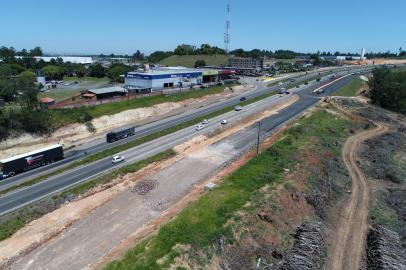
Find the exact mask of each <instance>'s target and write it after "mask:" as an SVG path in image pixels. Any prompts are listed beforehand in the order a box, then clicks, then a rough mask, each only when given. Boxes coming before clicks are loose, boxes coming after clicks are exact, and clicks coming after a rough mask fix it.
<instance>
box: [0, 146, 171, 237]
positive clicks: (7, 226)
mask: <svg viewBox="0 0 406 270" xmlns="http://www.w3.org/2000/svg"><path fill="white" fill-rule="evenodd" d="M174 155H175V152H174V151H173V150H168V151H164V152H162V153H159V154H156V155H155V156H152V157H150V158H147V159H145V160H142V161H139V162H136V163H133V164H130V165H128V166H125V167H122V168H120V169H118V170H115V171H113V172H110V173H108V174H106V175H103V176H100V177H97V178H95V179H93V180H91V181H88V182H86V183H83V184H80V185H77V186H75V187H72V188H71V189H68V190H66V191H64V192H63V193H61V194H59V195H55V196H54V197H53V199H54V200H55V201H58V200H59V199H60V198H63V197H66V196H68V195H72V194H73V195H75V196H77V195H80V194H82V193H84V192H86V191H88V190H90V189H91V188H93V187H95V186H97V185H101V184H104V183H108V182H110V181H112V180H114V179H116V178H117V177H120V176H123V175H126V174H128V173H134V172H137V171H138V170H140V169H142V168H144V167H146V166H147V165H149V164H151V163H154V162H158V161H162V160H165V159H168V158H170V157H172V156H174ZM28 207H29V206H28ZM20 213H21V214H20V215H17V216H16V217H13V218H12V219H10V220H8V221H5V222H2V223H1V224H0V241H2V240H4V239H7V238H8V237H10V236H11V235H13V234H14V233H15V232H17V231H18V230H19V229H21V228H22V227H24V225H25V224H27V223H28V222H31V221H32V220H34V219H36V218H38V213H35V211H34V212H29V211H24V209H23V210H21V212H20Z"/></svg>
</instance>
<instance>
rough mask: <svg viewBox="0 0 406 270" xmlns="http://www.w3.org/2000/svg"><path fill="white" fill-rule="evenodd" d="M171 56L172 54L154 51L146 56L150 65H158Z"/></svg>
mask: <svg viewBox="0 0 406 270" xmlns="http://www.w3.org/2000/svg"><path fill="white" fill-rule="evenodd" d="M171 55H173V52H164V51H156V52H153V53H151V54H150V55H149V56H148V61H149V62H151V63H158V62H159V61H162V60H163V59H165V58H167V57H169V56H171Z"/></svg>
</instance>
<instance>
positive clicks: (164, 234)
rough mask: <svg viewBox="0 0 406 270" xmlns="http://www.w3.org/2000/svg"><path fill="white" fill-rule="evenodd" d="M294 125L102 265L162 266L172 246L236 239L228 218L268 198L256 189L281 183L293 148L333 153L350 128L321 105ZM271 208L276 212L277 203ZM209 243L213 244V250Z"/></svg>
mask: <svg viewBox="0 0 406 270" xmlns="http://www.w3.org/2000/svg"><path fill="white" fill-rule="evenodd" d="M299 124H300V125H295V126H294V127H291V128H290V129H288V130H287V131H285V132H284V133H283V134H282V139H280V140H278V141H276V142H275V143H274V144H273V145H272V146H271V147H270V148H269V149H268V150H267V151H264V152H263V153H261V154H260V155H258V156H257V157H255V158H253V159H252V160H250V161H249V162H248V163H247V164H246V165H244V166H243V167H241V168H239V169H238V170H237V171H235V172H234V173H233V174H231V175H230V176H228V177H227V178H226V179H225V180H224V182H223V183H222V184H220V185H219V186H218V187H217V188H216V189H214V190H212V191H210V192H208V193H207V194H205V195H204V196H203V197H201V198H200V199H199V200H198V201H196V202H194V203H192V204H191V205H190V206H189V207H187V208H186V209H184V210H183V211H182V212H181V213H180V214H179V215H178V216H177V217H176V218H175V219H174V220H172V221H171V222H169V223H168V224H166V225H164V226H162V227H161V229H160V230H159V231H158V233H157V234H156V235H155V236H152V237H150V238H148V239H145V240H144V241H142V242H141V243H139V244H137V246H136V247H134V248H133V249H131V250H129V251H128V252H127V254H126V255H125V257H124V258H123V259H122V260H119V261H114V262H112V263H110V264H109V265H108V266H107V267H106V269H166V268H169V267H170V266H172V265H173V264H174V262H175V259H176V258H177V257H178V256H179V253H178V252H176V248H175V247H176V246H177V245H182V246H190V250H191V251H190V252H191V255H192V256H190V257H196V254H207V255H206V257H207V258H210V256H213V254H214V253H215V252H220V253H221V250H222V247H224V246H226V245H230V244H231V243H233V242H234V241H238V238H235V231H234V230H235V228H233V227H231V225H230V224H229V221H230V220H232V219H237V220H238V219H239V218H238V216H239V213H240V212H241V210H242V209H245V208H246V207H248V208H249V207H253V209H255V204H256V202H261V201H263V200H264V199H265V200H267V201H270V202H272V201H273V198H272V195H271V196H262V195H260V193H261V189H263V188H264V187H266V186H269V187H270V188H271V190H272V186H275V184H276V183H281V182H282V181H283V178H284V177H283V174H284V172H286V170H293V169H294V166H295V164H297V163H298V162H300V160H299V155H298V151H300V150H302V149H303V148H304V147H306V146H308V145H309V143H310V142H311V143H313V142H314V138H317V143H316V144H315V145H314V150H317V151H320V152H321V153H324V152H325V151H326V150H327V149H328V150H329V151H331V152H332V153H333V154H334V155H336V154H338V153H339V152H340V150H339V149H335V148H337V146H336V145H335V142H336V141H337V140H338V139H343V138H345V137H346V136H348V135H349V134H350V127H352V122H351V121H349V120H346V119H341V118H338V117H334V116H332V115H331V114H329V113H328V112H327V111H325V110H323V109H322V110H319V111H317V112H315V113H313V114H312V115H311V116H309V117H304V118H302V119H300V120H299ZM273 209H274V211H277V209H278V207H277V206H275V207H274V208H273ZM288 234H289V232H287V234H286V235H288ZM212 247H216V248H215V250H214V251H213V249H212ZM213 252H214V253H213ZM251 253H252V252H251ZM193 254H195V255H194V256H193ZM253 256H254V257H255V254H253ZM240 257H241V256H240ZM201 263H202V264H203V265H200V268H204V264H205V262H201Z"/></svg>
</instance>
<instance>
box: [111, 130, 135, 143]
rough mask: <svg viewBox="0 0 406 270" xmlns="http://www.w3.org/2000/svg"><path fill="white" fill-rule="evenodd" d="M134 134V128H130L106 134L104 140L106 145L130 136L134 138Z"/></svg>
mask: <svg viewBox="0 0 406 270" xmlns="http://www.w3.org/2000/svg"><path fill="white" fill-rule="evenodd" d="M134 134H135V127H130V128H126V129H121V130H117V131H113V132H109V133H107V135H106V140H107V142H108V143H113V142H115V141H118V140H122V139H125V138H127V137H130V136H134Z"/></svg>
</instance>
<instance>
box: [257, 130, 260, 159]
mask: <svg viewBox="0 0 406 270" xmlns="http://www.w3.org/2000/svg"><path fill="white" fill-rule="evenodd" d="M260 133H261V122H258V140H257V156H258V155H259V137H260Z"/></svg>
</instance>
